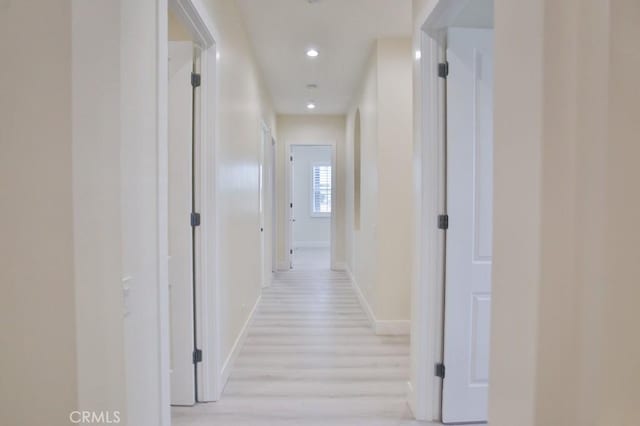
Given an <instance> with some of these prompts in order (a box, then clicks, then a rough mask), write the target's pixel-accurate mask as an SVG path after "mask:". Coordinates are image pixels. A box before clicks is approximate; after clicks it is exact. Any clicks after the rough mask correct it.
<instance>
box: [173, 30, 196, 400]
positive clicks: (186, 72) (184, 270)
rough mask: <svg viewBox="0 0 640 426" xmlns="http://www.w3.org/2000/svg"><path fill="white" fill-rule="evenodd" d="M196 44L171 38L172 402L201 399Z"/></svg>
mask: <svg viewBox="0 0 640 426" xmlns="http://www.w3.org/2000/svg"><path fill="white" fill-rule="evenodd" d="M192 67H193V44H192V43H191V42H170V43H169V291H170V292H169V303H170V335H171V339H170V341H171V404H172V405H193V404H195V371H194V365H193V348H194V322H193V318H194V316H193V264H192V261H193V260H192V246H191V244H192V237H191V224H190V215H191V195H192V185H191V170H192V160H191V138H192V122H191V119H192V117H191V116H192V111H191V97H192V96H191V90H192V89H191V71H192Z"/></svg>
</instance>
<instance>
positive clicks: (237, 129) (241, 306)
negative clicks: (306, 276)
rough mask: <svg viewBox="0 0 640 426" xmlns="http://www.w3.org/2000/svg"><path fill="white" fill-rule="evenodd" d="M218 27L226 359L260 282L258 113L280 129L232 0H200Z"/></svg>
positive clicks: (221, 257) (220, 272)
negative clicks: (276, 124) (276, 123)
mask: <svg viewBox="0 0 640 426" xmlns="http://www.w3.org/2000/svg"><path fill="white" fill-rule="evenodd" d="M203 4H204V5H205V6H206V9H207V11H208V13H209V16H210V17H211V19H212V21H213V24H214V26H215V28H216V30H217V32H218V35H219V40H217V48H218V50H219V52H220V58H219V59H218V61H217V71H218V82H217V84H218V90H219V92H218V114H217V117H216V123H217V124H218V126H217V127H218V128H217V148H216V152H217V156H218V159H217V167H218V174H217V181H218V183H217V193H218V206H219V211H218V212H217V213H218V218H219V219H218V227H217V232H218V236H219V241H218V253H219V258H218V271H217V279H218V281H219V285H220V292H221V293H220V297H221V298H222V299H221V303H220V306H221V307H222V312H221V317H220V318H221V332H222V345H223V347H222V348H221V349H222V350H221V354H222V359H223V361H224V360H227V359H228V357H229V355H230V354H231V350H232V348H233V345H234V344H235V342H236V340H237V338H238V337H239V335H240V332H241V331H242V328H243V326H244V325H245V323H246V321H247V320H248V318H249V315H250V313H251V310H252V309H253V307H254V305H255V303H256V302H257V300H258V297H259V295H260V291H261V290H260V289H261V282H260V281H261V271H260V267H261V264H260V261H261V258H260V250H261V248H260V247H261V244H260V216H259V161H260V144H261V120H264V121H265V122H266V123H267V125H268V126H270V127H271V129H272V131H273V133H274V134H275V115H274V113H273V109H272V107H271V101H270V98H269V96H268V94H267V92H266V90H265V87H264V84H263V82H262V80H261V77H260V73H259V70H258V67H257V66H256V61H255V57H254V54H253V51H252V49H251V45H250V43H249V39H248V37H247V33H246V30H245V27H244V23H243V22H242V19H241V15H240V13H239V9H238V7H237V5H236V2H235V1H233V0H206V1H203Z"/></svg>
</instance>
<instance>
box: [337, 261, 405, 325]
mask: <svg viewBox="0 0 640 426" xmlns="http://www.w3.org/2000/svg"><path fill="white" fill-rule="evenodd" d="M332 269H333V268H332ZM344 270H345V271H346V272H347V276H348V277H349V281H350V282H351V286H352V287H353V291H354V292H355V293H356V296H357V297H358V302H360V306H361V307H362V310H363V311H364V313H365V314H366V315H367V319H368V320H369V325H370V326H371V329H372V330H373V332H374V333H375V334H376V335H379V336H384V335H392V336H406V335H409V334H410V328H411V321H410V320H379V319H376V316H375V314H374V313H373V309H371V305H369V301H368V300H367V298H366V297H365V295H364V293H362V290H361V289H360V286H359V285H358V283H357V281H356V279H355V277H354V276H353V273H352V272H351V269H349V267H348V266H347V265H345V268H344Z"/></svg>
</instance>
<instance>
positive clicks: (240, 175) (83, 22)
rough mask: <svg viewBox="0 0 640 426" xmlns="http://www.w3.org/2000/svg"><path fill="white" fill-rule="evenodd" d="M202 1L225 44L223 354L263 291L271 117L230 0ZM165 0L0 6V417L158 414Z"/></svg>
mask: <svg viewBox="0 0 640 426" xmlns="http://www.w3.org/2000/svg"><path fill="white" fill-rule="evenodd" d="M206 6H207V7H208V10H209V12H210V14H211V16H212V18H213V19H214V20H215V24H216V27H217V29H218V31H219V36H220V40H219V41H218V42H219V47H220V51H221V58H220V60H219V71H220V72H219V75H218V78H219V81H218V84H219V86H220V91H219V109H218V117H217V122H218V123H220V126H219V128H218V135H217V136H218V141H219V146H218V153H217V154H218V160H219V167H220V170H219V173H218V176H217V178H218V180H219V181H218V183H219V187H218V191H219V193H220V206H221V209H220V210H221V212H220V214H221V218H220V222H219V229H220V231H221V232H220V234H221V237H220V248H221V251H220V252H221V253H222V259H221V262H220V265H221V268H219V271H217V273H218V278H219V279H220V280H221V283H222V292H221V293H222V294H221V297H222V298H223V300H222V302H221V305H222V306H224V307H225V309H226V310H225V312H223V313H222V318H223V324H222V332H223V334H224V347H223V348H222V353H223V355H225V356H226V355H227V354H228V353H229V352H230V349H231V346H232V345H233V343H234V342H235V339H236V337H237V336H238V335H239V333H240V330H241V328H242V325H243V324H244V323H245V321H246V319H247V317H248V315H249V312H250V309H251V308H252V307H253V305H254V303H255V302H256V300H257V299H258V295H259V286H260V283H259V276H260V268H259V251H258V250H259V244H258V241H259V228H258V153H259V150H258V148H259V141H260V120H261V119H265V120H266V121H267V122H268V123H269V124H270V125H271V126H272V127H275V126H274V124H275V119H274V115H273V113H272V111H271V108H270V103H269V100H268V96H266V94H265V91H264V89H263V86H262V84H261V82H260V78H259V74H258V70H257V68H256V66H255V61H254V60H253V55H252V52H251V49H250V47H249V43H248V40H247V37H246V34H245V32H244V28H243V24H242V22H241V20H240V15H239V13H238V10H237V9H236V5H235V2H234V1H231V0H219V1H218V0H209V1H208V2H206ZM166 9H167V5H166V2H165V1H163V0H140V1H135V2H117V1H112V0H103V1H97V2H91V3H87V2H85V1H81V0H78V1H72V2H62V3H61V2H3V3H2V4H0V23H1V27H2V28H3V37H2V43H3V45H2V51H3V52H5V56H7V57H10V58H12V59H11V60H9V61H7V64H6V66H5V67H4V70H5V71H4V72H3V73H2V74H1V77H0V78H1V80H0V82H1V86H2V93H3V96H1V97H0V102H1V103H0V106H1V108H2V109H1V114H0V117H1V119H2V125H1V126H0V132H1V133H0V134H1V136H2V137H1V139H0V141H1V143H2V145H1V147H2V155H1V156H0V161H2V167H1V169H0V173H1V174H2V179H1V180H0V181H1V182H3V183H7V182H12V184H11V185H2V186H1V187H0V188H1V191H2V194H1V196H0V197H1V199H2V206H3V208H2V215H3V220H2V224H3V225H2V226H3V227H4V228H3V229H2V235H3V238H2V246H1V247H2V256H1V258H2V262H3V264H2V268H0V270H1V272H0V273H1V274H2V279H1V282H2V285H3V290H4V291H3V297H2V298H0V303H1V304H2V309H0V312H1V314H0V315H2V324H3V325H2V334H1V338H2V347H3V351H2V355H1V357H2V358H1V359H2V365H3V366H4V368H3V374H2V376H3V380H2V382H1V384H0V395H1V396H2V398H0V404H1V406H0V423H2V424H15V425H35V424H50V425H66V424H68V423H69V420H68V415H69V412H70V411H72V410H74V409H100V410H118V411H120V412H121V414H122V416H121V417H122V419H123V421H122V424H132V425H136V426H145V425H154V426H157V425H160V424H162V423H161V420H160V417H161V415H162V414H165V415H166V414H168V400H165V399H163V398H164V397H163V396H161V393H160V391H161V386H162V377H163V376H164V374H161V370H162V369H164V367H167V369H168V366H161V365H160V359H159V356H158V353H159V347H160V345H161V336H160V333H161V330H162V327H163V325H162V324H159V323H158V310H159V309H160V304H161V303H163V297H165V296H166V295H165V296H163V294H162V293H163V290H162V287H161V283H166V278H167V276H166V275H167V268H166V266H167V262H166V259H167V252H166V243H167V241H166V237H167V233H166V223H164V222H163V220H166V217H165V218H164V219H163V217H162V216H158V205H159V204H160V203H161V202H162V185H163V182H161V181H158V171H159V169H160V168H161V167H162V166H163V161H166V151H163V148H162V146H163V145H162V143H161V142H162V140H163V138H166V128H164V129H163V126H164V125H166V122H165V121H162V120H164V119H166V115H165V113H166V111H164V112H163V111H159V110H158V97H159V95H160V92H159V87H161V85H165V86H166V74H165V71H162V68H160V72H159V67H158V64H159V63H160V61H162V63H165V59H164V55H165V54H166V52H162V51H161V50H160V49H159V45H158V43H157V41H158V36H160V37H166V31H167V28H166V25H167V23H166V15H165V11H166ZM25 28H29V30H28V31H25ZM15 40H20V42H15ZM96 46H100V48H99V49H97V48H96ZM34 52H36V53H34ZM239 106H240V107H239ZM252 123H253V124H255V126H252ZM160 124H162V125H160ZM165 148H166V147H165ZM124 277H130V280H129V281H128V285H129V286H130V287H131V288H130V292H129V297H128V300H127V303H126V309H127V310H128V311H129V314H128V316H126V318H125V317H124V310H125V304H124V303H123V291H122V278H124ZM164 290H166V288H165V289H164ZM164 300H165V301H166V299H164ZM42 354H46V356H44V357H43V356H42ZM167 377H168V376H167ZM165 396H166V395H165Z"/></svg>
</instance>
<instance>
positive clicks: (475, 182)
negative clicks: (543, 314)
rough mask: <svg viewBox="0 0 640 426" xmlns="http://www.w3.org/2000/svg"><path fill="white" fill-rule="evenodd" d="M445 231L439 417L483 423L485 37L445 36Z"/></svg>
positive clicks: (488, 91) (489, 205) (488, 160)
mask: <svg viewBox="0 0 640 426" xmlns="http://www.w3.org/2000/svg"><path fill="white" fill-rule="evenodd" d="M447 44H448V47H447V60H448V62H449V76H448V78H447V213H448V215H449V224H450V226H449V229H448V231H447V253H446V297H445V329H444V363H445V367H446V377H445V379H444V380H443V396H442V398H443V405H442V416H443V421H444V422H446V423H454V422H474V421H485V420H486V419H487V405H488V393H489V392H488V391H489V382H488V379H489V336H490V319H491V262H492V231H493V229H492V217H493V210H492V209H493V49H492V44H493V33H492V30H481V29H468V28H451V29H450V30H449V33H448V39H447Z"/></svg>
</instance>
